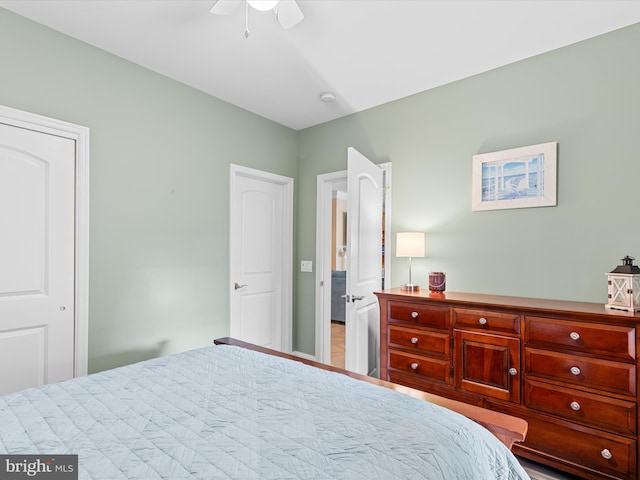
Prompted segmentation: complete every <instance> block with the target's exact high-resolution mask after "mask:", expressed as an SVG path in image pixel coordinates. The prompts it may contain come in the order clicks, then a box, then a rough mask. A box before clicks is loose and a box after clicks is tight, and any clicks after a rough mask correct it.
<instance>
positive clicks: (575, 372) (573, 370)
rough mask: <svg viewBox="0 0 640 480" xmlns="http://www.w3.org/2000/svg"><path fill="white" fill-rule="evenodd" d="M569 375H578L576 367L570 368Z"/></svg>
mask: <svg viewBox="0 0 640 480" xmlns="http://www.w3.org/2000/svg"><path fill="white" fill-rule="evenodd" d="M571 373H573V374H574V375H580V369H579V368H578V367H571Z"/></svg>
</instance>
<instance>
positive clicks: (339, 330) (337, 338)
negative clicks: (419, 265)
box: [331, 322, 578, 480]
mask: <svg viewBox="0 0 640 480" xmlns="http://www.w3.org/2000/svg"><path fill="white" fill-rule="evenodd" d="M344 331H345V325H344V323H340V322H331V365H333V366H334V367H338V368H344V352H345V346H344V338H345V336H344V335H345V333H344ZM518 460H519V461H520V463H521V465H522V466H523V467H524V468H525V470H526V471H527V473H528V474H529V476H530V477H531V480H576V479H578V477H575V476H573V475H569V474H568V473H564V472H560V471H559V470H555V469H553V468H549V467H546V466H544V465H540V464H538V463H535V462H532V461H530V460H526V459H524V458H520V457H518Z"/></svg>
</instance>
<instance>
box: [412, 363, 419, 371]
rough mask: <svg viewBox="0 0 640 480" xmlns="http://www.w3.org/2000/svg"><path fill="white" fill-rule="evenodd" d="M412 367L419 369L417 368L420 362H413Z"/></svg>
mask: <svg viewBox="0 0 640 480" xmlns="http://www.w3.org/2000/svg"><path fill="white" fill-rule="evenodd" d="M411 369H412V370H417V369H418V363H417V362H413V363H412V364H411Z"/></svg>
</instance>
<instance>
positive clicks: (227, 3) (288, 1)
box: [209, 0, 304, 37]
mask: <svg viewBox="0 0 640 480" xmlns="http://www.w3.org/2000/svg"><path fill="white" fill-rule="evenodd" d="M245 1H246V15H247V23H248V16H249V6H251V7H253V8H255V9H256V10H259V11H261V12H268V11H269V10H273V12H274V13H275V15H276V18H277V19H278V22H280V25H281V26H282V28H284V29H287V28H291V27H293V26H294V25H296V24H297V23H299V22H300V21H301V20H302V19H303V18H304V15H303V14H302V11H301V10H300V7H298V4H297V3H296V1H295V0H245ZM240 2H241V0H217V1H216V3H215V4H214V5H213V7H211V9H210V10H209V12H210V13H213V14H215V15H230V14H231V13H233V11H234V10H235V8H236V7H237V6H238V4H239V3H240ZM248 36H249V28H248V26H247V29H246V31H245V37H248Z"/></svg>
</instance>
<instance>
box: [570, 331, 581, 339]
mask: <svg viewBox="0 0 640 480" xmlns="http://www.w3.org/2000/svg"><path fill="white" fill-rule="evenodd" d="M569 336H570V337H571V340H580V334H579V333H578V332H571V333H570V334H569Z"/></svg>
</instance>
